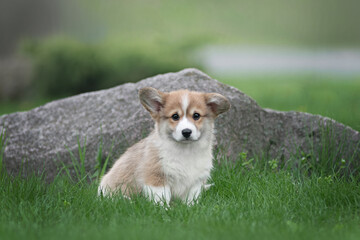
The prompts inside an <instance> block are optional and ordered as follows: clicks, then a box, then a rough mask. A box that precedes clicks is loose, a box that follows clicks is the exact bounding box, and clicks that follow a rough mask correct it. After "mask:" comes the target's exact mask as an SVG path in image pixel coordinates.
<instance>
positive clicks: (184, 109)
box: [181, 94, 189, 116]
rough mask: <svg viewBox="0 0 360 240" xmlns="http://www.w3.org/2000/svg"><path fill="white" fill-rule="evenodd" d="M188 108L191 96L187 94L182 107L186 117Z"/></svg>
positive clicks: (182, 99)
mask: <svg viewBox="0 0 360 240" xmlns="http://www.w3.org/2000/svg"><path fill="white" fill-rule="evenodd" d="M188 106H189V95H188V94H185V95H184V96H182V98H181V107H182V110H183V113H184V116H186V110H187V108H188Z"/></svg>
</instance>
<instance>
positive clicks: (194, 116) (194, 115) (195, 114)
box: [193, 113, 200, 121]
mask: <svg viewBox="0 0 360 240" xmlns="http://www.w3.org/2000/svg"><path fill="white" fill-rule="evenodd" d="M193 119H194V120H195V121H196V120H199V119H200V114H198V113H194V114H193Z"/></svg>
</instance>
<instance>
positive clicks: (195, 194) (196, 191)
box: [184, 183, 203, 206]
mask: <svg viewBox="0 0 360 240" xmlns="http://www.w3.org/2000/svg"><path fill="white" fill-rule="evenodd" d="M202 187H203V184H201V183H198V184H196V185H194V186H193V187H192V188H190V191H189V193H188V195H187V197H186V199H184V200H185V202H186V203H187V205H189V206H191V205H194V204H195V203H196V202H197V200H198V198H199V196H200V193H201V190H202Z"/></svg>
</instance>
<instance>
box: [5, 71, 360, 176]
mask: <svg viewBox="0 0 360 240" xmlns="http://www.w3.org/2000/svg"><path fill="white" fill-rule="evenodd" d="M145 86H151V87H154V88H157V89H160V90H162V91H171V90H176V89H182V88H183V89H184V88H187V89H190V90H196V91H203V92H218V93H221V94H223V95H224V96H226V97H228V98H229V100H230V102H231V105H232V107H231V109H230V111H229V112H227V113H225V114H223V115H222V116H220V117H219V118H218V119H217V121H216V129H217V134H216V135H217V144H218V146H222V147H221V148H220V149H224V151H223V154H226V155H227V156H229V157H230V158H232V159H236V157H237V155H238V154H239V153H240V152H243V151H246V152H248V154H249V155H252V156H253V155H264V154H265V155H266V156H270V157H272V158H278V159H283V160H284V161H286V160H288V159H291V158H292V157H294V156H296V154H298V153H299V152H304V153H306V154H307V153H311V154H316V155H320V154H326V153H328V152H330V151H334V150H335V151H336V154H335V155H336V156H335V155H331V156H332V157H334V159H335V157H336V158H337V159H338V158H339V157H341V158H345V159H346V158H350V157H352V158H353V159H356V160H357V161H359V151H358V147H359V142H360V135H359V132H357V131H355V130H353V129H351V128H350V127H347V126H344V125H342V124H340V123H337V122H335V121H334V120H331V119H329V118H325V117H321V116H318V115H311V114H307V113H299V112H279V111H274V110H270V109H262V108H261V107H259V105H258V104H257V103H256V102H255V101H254V100H253V99H251V98H250V97H248V96H246V95H245V94H244V93H242V92H240V91H238V90H237V89H235V88H233V87H230V86H227V85H224V84H222V83H220V82H218V81H216V80H213V79H211V78H210V77H209V76H207V75H206V74H204V73H202V72H200V71H199V70H196V69H185V70H183V71H180V72H178V73H168V74H164V75H158V76H155V77H152V78H148V79H145V80H142V81H140V82H138V83H135V84H134V83H128V84H124V85H121V86H118V87H114V88H111V89H108V90H102V91H97V92H90V93H85V94H81V95H77V96H74V97H70V98H66V99H62V100H58V101H54V102H51V103H48V104H46V105H44V106H41V107H38V108H35V109H33V110H31V111H28V112H18V113H14V114H9V115H4V116H2V117H1V118H0V126H3V128H5V129H6V135H7V144H6V148H5V151H4V160H5V165H6V168H7V170H8V172H10V173H14V174H17V173H18V172H19V171H20V168H21V165H22V163H23V162H25V170H26V171H27V172H32V171H40V172H41V171H42V170H43V169H45V171H46V175H47V178H48V179H52V178H53V177H54V176H55V175H56V174H57V172H58V169H59V168H60V167H62V163H65V164H71V158H70V152H69V151H71V152H72V153H73V154H74V155H75V156H76V155H77V153H78V140H79V142H80V145H81V146H83V145H84V143H85V138H86V168H87V170H93V169H94V166H95V165H96V156H97V154H98V149H99V145H100V142H101V141H102V142H103V146H104V147H103V158H104V157H106V156H107V155H108V154H109V152H110V149H111V146H112V144H113V151H112V153H111V156H112V157H111V159H112V160H116V158H117V157H119V156H120V154H121V153H123V152H124V151H125V150H126V148H128V147H129V146H131V145H132V144H134V143H135V142H137V141H138V140H140V139H141V138H143V137H144V136H146V135H147V134H148V133H149V132H150V131H151V130H152V128H153V123H152V120H151V118H150V116H149V114H148V113H147V112H146V111H145V110H144V108H143V107H142V106H141V104H140V102H139V100H138V90H139V89H140V88H142V87H145ZM324 139H325V140H324Z"/></svg>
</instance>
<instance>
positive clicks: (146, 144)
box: [102, 134, 165, 196]
mask: <svg viewBox="0 0 360 240" xmlns="http://www.w3.org/2000/svg"><path fill="white" fill-rule="evenodd" d="M151 136H154V134H152V135H150V136H149V137H148V138H145V139H143V140H142V141H140V142H138V143H137V144H135V145H133V146H132V147H130V148H129V149H127V151H126V152H125V153H124V154H123V155H122V156H121V157H120V158H119V159H118V160H117V161H116V162H115V164H114V166H113V167H112V168H111V169H110V171H109V172H108V173H107V174H106V175H105V176H104V177H103V179H102V182H103V184H104V185H106V186H107V187H108V189H105V190H106V191H109V192H117V191H119V190H120V191H121V192H122V193H123V194H124V195H127V196H130V195H131V194H137V193H139V192H141V186H140V184H139V182H138V180H139V179H143V180H144V182H145V183H146V184H149V185H151V186H162V185H164V181H165V179H164V174H163V173H162V171H161V165H160V162H159V156H158V152H157V150H156V148H155V147H154V146H153V144H152V143H151V140H152V139H153V137H151Z"/></svg>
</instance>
